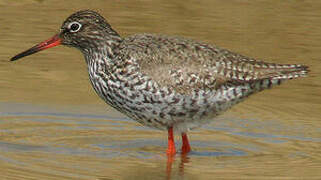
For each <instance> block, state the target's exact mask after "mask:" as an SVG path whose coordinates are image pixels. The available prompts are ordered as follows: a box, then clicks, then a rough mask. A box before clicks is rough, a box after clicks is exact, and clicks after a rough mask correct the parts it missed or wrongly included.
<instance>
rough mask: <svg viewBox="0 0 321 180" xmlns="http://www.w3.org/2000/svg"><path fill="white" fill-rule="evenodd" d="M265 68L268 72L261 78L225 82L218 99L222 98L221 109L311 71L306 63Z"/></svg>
mask: <svg viewBox="0 0 321 180" xmlns="http://www.w3.org/2000/svg"><path fill="white" fill-rule="evenodd" d="M265 67H267V66H265ZM264 70H265V71H266V73H264V75H263V76H261V77H260V78H259V79H255V80H254V79H253V80H249V81H243V82H234V83H227V84H223V85H222V86H221V87H220V92H224V93H218V94H217V95H218V96H221V97H219V98H218V99H221V100H222V102H218V103H220V104H221V106H220V107H221V108H220V109H219V110H221V111H224V110H226V109H228V108H230V107H231V106H232V105H234V104H237V103H239V102H241V101H242V100H243V99H244V98H245V97H248V96H249V95H251V94H254V93H256V92H259V91H262V90H264V89H269V88H271V87H273V86H276V85H280V84H281V83H282V82H284V81H286V80H289V79H294V78H299V77H305V76H307V74H308V72H309V70H308V66H304V65H275V66H273V67H269V68H265V69H264ZM223 104H224V105H223Z"/></svg>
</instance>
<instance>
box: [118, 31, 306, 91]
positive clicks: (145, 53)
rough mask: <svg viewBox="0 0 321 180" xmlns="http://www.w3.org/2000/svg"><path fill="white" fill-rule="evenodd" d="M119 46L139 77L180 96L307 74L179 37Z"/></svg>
mask: <svg viewBox="0 0 321 180" xmlns="http://www.w3.org/2000/svg"><path fill="white" fill-rule="evenodd" d="M121 46H122V53H123V54H127V55H129V56H130V57H132V58H134V59H135V60H136V62H137V63H138V65H139V68H140V71H141V72H142V73H144V74H146V75H148V76H149V77H151V78H152V79H153V80H154V81H155V82H157V83H158V84H160V85H161V86H164V87H171V88H173V89H174V90H176V91H177V92H180V93H183V94H189V93H191V92H192V91H194V90H217V89H219V88H221V86H222V85H233V84H234V85H239V84H244V83H255V82H258V81H261V80H280V81H282V80H286V79H292V78H296V77H301V76H304V75H306V74H307V67H306V66H302V65H295V64H293V65H290V64H275V63H266V62H263V61H259V60H255V59H253V58H248V57H245V56H242V55H240V54H237V53H233V52H231V51H229V50H226V49H222V48H219V47H217V46H213V45H209V44H206V43H202V42H197V41H193V40H190V39H185V38H180V37H171V36H164V35H153V34H137V35H133V36H129V37H127V38H125V39H124V41H123V42H122V45H121ZM280 81H271V82H270V83H271V85H273V82H275V84H279V83H280Z"/></svg>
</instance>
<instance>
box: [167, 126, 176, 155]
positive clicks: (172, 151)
mask: <svg viewBox="0 0 321 180" xmlns="http://www.w3.org/2000/svg"><path fill="white" fill-rule="evenodd" d="M175 153H176V150H175V143H174V135H173V127H170V128H169V129H168V147H167V154H169V155H174V154H175Z"/></svg>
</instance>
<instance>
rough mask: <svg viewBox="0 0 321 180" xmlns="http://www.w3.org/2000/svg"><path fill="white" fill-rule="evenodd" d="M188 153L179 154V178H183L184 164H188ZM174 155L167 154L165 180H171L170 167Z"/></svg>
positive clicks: (173, 160)
mask: <svg viewBox="0 0 321 180" xmlns="http://www.w3.org/2000/svg"><path fill="white" fill-rule="evenodd" d="M188 154H189V153H181V154H180V163H179V166H178V168H179V169H178V170H179V177H181V178H183V177H184V166H185V164H187V163H189V157H188ZM175 158H176V157H175V155H173V154H167V165H166V177H167V180H170V179H171V174H172V166H173V163H174V162H175Z"/></svg>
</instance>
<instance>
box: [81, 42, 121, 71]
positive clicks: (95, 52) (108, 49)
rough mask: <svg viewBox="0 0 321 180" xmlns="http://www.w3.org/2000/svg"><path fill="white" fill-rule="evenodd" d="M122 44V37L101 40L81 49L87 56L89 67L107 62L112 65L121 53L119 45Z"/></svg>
mask: <svg viewBox="0 0 321 180" xmlns="http://www.w3.org/2000/svg"><path fill="white" fill-rule="evenodd" d="M121 42H122V38H121V37H120V36H114V37H109V39H99V40H96V41H95V42H94V44H92V45H91V46H87V48H84V49H81V51H82V53H83V54H84V56H85V59H86V62H87V65H90V64H94V63H95V61H105V63H111V61H113V60H114V59H115V57H116V56H117V55H118V53H119V45H120V43H121Z"/></svg>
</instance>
